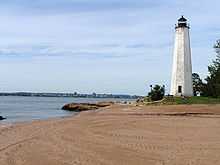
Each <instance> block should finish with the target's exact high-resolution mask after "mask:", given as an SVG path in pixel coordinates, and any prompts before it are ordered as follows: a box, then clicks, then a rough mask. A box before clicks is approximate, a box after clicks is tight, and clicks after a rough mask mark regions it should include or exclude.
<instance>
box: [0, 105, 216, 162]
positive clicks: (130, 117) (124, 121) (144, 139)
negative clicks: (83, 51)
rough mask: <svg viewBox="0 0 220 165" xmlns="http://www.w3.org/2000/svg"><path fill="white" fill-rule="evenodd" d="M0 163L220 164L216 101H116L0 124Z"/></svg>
mask: <svg viewBox="0 0 220 165" xmlns="http://www.w3.org/2000/svg"><path fill="white" fill-rule="evenodd" d="M0 164H1V165H177V164H178V165H193V164H195V165H213V164H220V105H172V106H135V105H120V104H116V105H113V106H110V107H105V108H101V109H98V110H95V111H87V112H82V113H79V114H78V115H76V116H72V117H64V118H56V119H48V120H42V121H32V122H24V123H17V124H12V125H0Z"/></svg>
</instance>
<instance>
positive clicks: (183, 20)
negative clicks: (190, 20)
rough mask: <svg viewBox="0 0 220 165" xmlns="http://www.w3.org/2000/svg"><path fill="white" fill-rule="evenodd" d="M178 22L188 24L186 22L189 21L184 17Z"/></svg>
mask: <svg viewBox="0 0 220 165" xmlns="http://www.w3.org/2000/svg"><path fill="white" fill-rule="evenodd" d="M178 21H179V22H186V21H187V19H186V18H184V16H182V17H181V18H180V19H178Z"/></svg>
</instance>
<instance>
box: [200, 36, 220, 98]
mask: <svg viewBox="0 0 220 165" xmlns="http://www.w3.org/2000/svg"><path fill="white" fill-rule="evenodd" d="M214 49H215V52H216V53H217V56H216V59H215V60H213V61H212V64H211V65H209V66H208V72H209V75H208V76H207V78H206V79H205V80H206V82H207V83H206V84H205V85H204V87H203V95H204V96H212V97H220V40H218V41H216V44H215V45H214Z"/></svg>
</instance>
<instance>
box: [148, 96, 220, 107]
mask: <svg viewBox="0 0 220 165" xmlns="http://www.w3.org/2000/svg"><path fill="white" fill-rule="evenodd" d="M144 104H146V105H178V104H220V98H211V97H201V96H194V97H187V98H181V97H168V96H166V97H164V99H163V100H160V101H156V102H148V101H147V99H146V100H144Z"/></svg>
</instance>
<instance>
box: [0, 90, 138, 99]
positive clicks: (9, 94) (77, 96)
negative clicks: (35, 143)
mask: <svg viewBox="0 0 220 165" xmlns="http://www.w3.org/2000/svg"><path fill="white" fill-rule="evenodd" d="M0 96H23V97H73V98H116V99H117V98H118V99H138V98H140V97H142V96H137V95H124V94H116V95H115V94H96V93H93V94H79V93H32V92H12V93H7V92H5V93H3V92H1V93H0Z"/></svg>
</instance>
